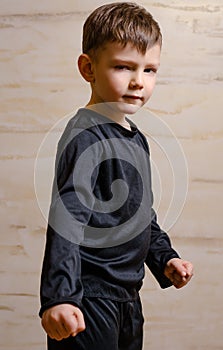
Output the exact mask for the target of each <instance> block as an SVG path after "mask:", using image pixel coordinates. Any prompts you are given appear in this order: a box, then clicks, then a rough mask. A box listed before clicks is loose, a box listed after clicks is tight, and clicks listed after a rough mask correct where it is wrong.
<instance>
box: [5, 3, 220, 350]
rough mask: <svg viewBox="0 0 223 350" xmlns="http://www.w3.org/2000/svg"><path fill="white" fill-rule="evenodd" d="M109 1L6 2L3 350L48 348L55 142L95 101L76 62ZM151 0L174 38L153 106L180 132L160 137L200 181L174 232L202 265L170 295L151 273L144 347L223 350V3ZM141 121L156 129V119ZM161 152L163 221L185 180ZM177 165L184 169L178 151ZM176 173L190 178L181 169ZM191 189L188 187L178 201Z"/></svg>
mask: <svg viewBox="0 0 223 350" xmlns="http://www.w3.org/2000/svg"><path fill="white" fill-rule="evenodd" d="M106 2H107V1H106ZM103 3H104V2H102V1H101V0H91V1H90V0H84V2H83V1H79V0H64V1H59V0H55V1H51V2H50V1H46V0H41V1H39V2H37V1H33V0H20V1H16V0H1V14H0V36H1V41H0V70H1V74H0V84H1V94H0V114H1V124H0V145H1V146H0V163H1V173H0V180H1V189H0V210H1V240H0V261H1V270H0V273H1V284H0V311H1V318H0V323H1V331H0V332H1V336H0V348H1V349H4V350H6V349H13V350H26V349H27V350H28V349H29V350H40V349H44V348H45V346H44V344H45V335H44V333H43V331H42V329H41V327H40V321H39V319H38V316H37V314H38V309H39V296H38V290H39V275H40V268H41V263H42V255H43V247H44V240H45V227H46V222H45V220H44V217H43V215H42V213H41V211H40V209H42V210H43V211H44V210H45V209H43V207H44V200H45V199H47V198H48V197H49V194H50V188H49V185H50V183H49V181H50V179H51V177H50V176H49V174H51V173H50V172H49V171H48V168H49V164H51V163H52V160H53V155H54V153H53V147H52V146H53V145H54V141H55V139H56V138H57V137H58V135H59V134H60V131H61V130H62V126H61V125H63V123H62V124H60V125H59V127H56V128H55V127H54V126H55V124H56V123H57V122H58V121H60V120H61V119H62V118H64V117H65V116H67V115H72V112H73V111H75V110H76V109H77V108H78V107H79V106H83V105H84V103H85V102H86V101H87V99H88V97H89V88H88V86H87V84H85V83H84V82H83V80H82V79H81V77H80V76H79V73H78V71H77V68H76V60H77V57H78V54H79V53H80V48H81V29H82V24H83V21H84V19H85V18H86V16H87V15H88V13H89V12H90V11H91V10H92V9H93V8H95V7H97V6H98V5H101V4H103ZM139 3H140V4H142V5H144V6H145V7H146V8H148V9H149V10H150V11H151V13H152V14H153V15H154V16H155V18H156V19H157V20H158V21H159V22H160V24H161V27H162V31H163V36H164V44H163V53H162V64H161V69H160V72H159V77H158V82H157V87H156V90H155V92H154V95H153V97H152V99H151V101H150V103H149V104H148V107H146V109H145V110H146V113H148V114H149V112H148V108H150V110H151V111H152V113H153V115H155V116H157V118H159V119H158V120H160V125H161V124H162V125H167V126H168V127H166V126H165V128H166V129H165V130H166V131H165V132H164V134H163V135H159V130H157V132H154V135H152V136H154V137H155V138H156V139H158V140H159V137H160V138H163V139H164V140H165V142H166V144H167V143H168V140H169V138H170V135H172V134H173V135H175V137H176V138H177V139H178V140H179V142H180V144H181V146H182V150H181V151H182V153H183V154H185V157H186V160H187V166H186V168H187V169H188V176H186V177H185V171H184V173H183V174H182V182H185V181H186V182H187V181H188V185H189V187H188V193H187V199H186V203H185V205H184V207H183V210H182V213H181V214H180V215H178V220H177V222H176V224H175V225H172V227H171V229H170V235H171V237H172V239H173V243H174V246H175V247H176V248H177V249H178V250H179V251H180V253H181V255H182V256H183V257H185V258H186V259H190V260H192V261H193V262H194V264H195V276H194V278H193V280H192V282H191V284H190V285H189V286H187V287H186V288H185V289H183V290H178V291H177V290H175V289H174V288H171V289H169V290H166V291H162V290H160V289H159V287H158V285H157V283H156V282H155V281H154V279H153V277H151V275H150V274H149V273H147V276H146V279H145V283H144V288H143V291H142V299H143V307H144V313H145V341H144V349H145V350H149V349H152V350H160V349H168V350H169V349H170V350H177V349H181V350H195V349H202V350H203V349H207V350H214V349H216V350H217V349H222V348H223V335H222V329H223V316H222V315H223V304H222V289H223V280H222V267H223V263H222V255H223V239H222V226H223V215H222V207H223V199H222V198H223V173H222V170H223V166H222V150H223V118H222V110H223V73H222V56H223V40H222V39H223V20H222V18H223V2H222V0H203V1H201V0H195V1H192V0H188V1H180V0H160V1H150V0H145V1H140V2H139ZM63 120H64V119H63ZM65 120H67V119H65ZM148 120H149V119H148ZM140 123H141V124H140ZM139 124H140V126H141V127H142V129H146V130H147V131H149V130H150V125H149V123H148V121H147V119H146V118H145V119H142V120H139ZM52 127H54V129H53V132H52V133H51V134H52V135H53V139H52V142H51V139H49V138H48V139H47V140H48V141H49V142H48V143H47V142H45V143H44V144H42V148H41V150H40V153H39V156H38V150H39V147H40V145H41V143H42V141H43V139H44V137H45V136H46V135H47V133H48V131H49V130H50V129H51V128H52ZM168 128H170V130H171V131H169V129H168ZM171 133H172V134H171ZM160 140H161V139H160ZM160 142H161V141H160ZM152 143H153V142H152ZM156 145H157V143H156ZM152 148H153V147H152ZM178 151H179V149H178ZM182 153H181V156H182ZM152 155H154V164H155V165H156V167H157V168H158V172H159V173H160V174H161V180H160V181H161V187H162V191H163V192H162V193H161V203H160V206H159V210H158V214H159V217H160V220H161V221H162V220H163V219H162V218H164V216H165V212H166V208H167V204H168V203H167V202H168V200H169V199H168V198H170V197H171V192H170V191H169V186H170V185H169V184H170V182H171V181H172V182H171V183H172V184H174V181H175V180H174V174H171V172H170V171H169V170H168V174H167V176H165V169H162V164H163V163H162V159H163V158H162V157H163V156H164V151H162V150H161V152H160V150H159V141H158V147H154V153H152ZM155 155H157V158H156V157H155ZM172 157H173V158H172ZM164 158H165V157H164ZM36 159H37V163H35V162H36ZM171 161H172V162H174V163H175V164H178V160H177V159H174V156H172V155H171ZM35 164H37V165H36V167H35ZM159 167H160V170H159ZM46 169H47V170H46ZM44 170H45V173H44ZM176 172H177V174H175V175H176V177H177V176H178V177H179V176H180V175H179V174H180V171H179V172H178V171H177V170H176ZM35 176H36V184H34V178H35ZM157 188H159V191H160V187H159V186H158V187H157ZM168 191H169V192H168ZM166 192H167V193H168V194H167V195H165V193H166ZM183 192H184V193H181V190H180V189H179V193H175V199H176V198H177V196H178V195H179V197H182V196H184V195H185V190H183ZM36 195H37V197H38V199H39V203H38V202H37V198H36ZM155 196H156V193H155ZM162 196H163V199H162ZM165 196H167V197H165ZM168 196H169V197H168ZM165 198H166V199H165ZM175 199H174V200H175ZM178 200H179V201H180V198H178V199H176V204H177V203H178V202H177V201H178ZM44 208H45V207H44ZM178 209H179V208H176V210H178ZM164 226H165V225H164Z"/></svg>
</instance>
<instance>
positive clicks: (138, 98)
mask: <svg viewBox="0 0 223 350" xmlns="http://www.w3.org/2000/svg"><path fill="white" fill-rule="evenodd" d="M123 97H124V98H125V99H130V100H140V101H142V100H143V98H142V97H141V96H137V95H124V96H123Z"/></svg>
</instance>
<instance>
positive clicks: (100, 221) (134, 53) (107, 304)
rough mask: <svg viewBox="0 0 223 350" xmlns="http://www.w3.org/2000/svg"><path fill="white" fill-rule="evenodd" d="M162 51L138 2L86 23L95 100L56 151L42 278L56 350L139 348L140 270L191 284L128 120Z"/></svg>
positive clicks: (85, 60)
mask: <svg viewBox="0 0 223 350" xmlns="http://www.w3.org/2000/svg"><path fill="white" fill-rule="evenodd" d="M161 43H162V37H161V33H160V29H159V26H158V24H157V22H156V21H155V20H154V19H153V18H152V16H151V15H150V14H149V13H148V12H147V11H146V10H145V9H144V8H142V7H140V6H138V5H136V4H134V3H128V2H123V3H119V2H118V3H112V4H108V5H103V6H101V7H99V8H98V9H96V10H95V11H94V12H93V13H92V14H91V15H90V16H89V17H88V19H87V20H86V22H85V24H84V30H83V53H82V54H81V55H80V57H79V60H78V66H79V70H80V73H81V75H82V76H83V78H84V79H85V80H86V81H87V82H89V83H90V86H91V97H90V100H89V102H88V104H87V106H86V107H85V108H81V109H80V110H79V111H78V112H77V114H76V116H75V117H73V118H72V119H71V120H70V122H69V123H68V125H67V127H66V129H65V131H64V134H63V136H62V138H61V140H60V142H59V145H58V152H57V159H56V168H55V172H56V174H55V180H54V186H53V194H52V202H51V208H50V214H49V224H48V229H47V243H46V250H45V257H44V262H43V270H42V277H41V305H42V306H41V310H40V316H41V317H42V325H43V327H44V329H45V331H46V333H47V334H48V349H50V350H84V349H85V350H96V349H97V350H105V349H106V350H118V349H119V350H124V349H126V350H140V349H142V333H143V331H142V328H143V315H142V309H141V303H140V298H139V290H140V288H141V285H142V280H143V277H144V264H146V265H147V266H148V267H149V268H150V270H151V272H152V273H153V274H154V276H155V277H156V279H157V280H158V282H159V284H160V286H161V287H162V288H167V287H169V286H171V285H174V286H175V287H176V288H181V287H183V286H184V285H186V284H187V283H188V281H189V280H190V278H191V277H192V274H193V267H192V264H191V263H190V262H187V261H184V260H182V259H181V258H180V257H179V256H178V254H177V253H176V251H175V250H173V248H172V247H171V243H170V240H169V237H168V235H167V234H166V233H165V232H163V231H162V230H161V229H160V227H159V225H158V224H157V221H156V215H155V213H154V211H153V209H152V193H151V182H150V162H149V148H148V144H147V142H146V139H145V137H144V136H143V135H142V133H141V132H140V131H139V130H138V129H137V127H136V126H135V125H134V124H133V123H132V122H131V121H130V120H128V119H127V118H126V115H127V114H130V115H131V114H134V113H136V112H137V110H138V109H139V108H141V107H142V106H143V105H144V104H145V103H146V102H147V101H148V100H149V98H150V96H151V94H152V92H153V89H154V86H155V81H156V73H157V70H158V67H159V62H160V50H161ZM88 168H89V169H91V170H92V171H90V174H89V173H88V172H89V171H88ZM126 184H127V185H126ZM112 186H113V187H112ZM126 186H127V187H128V188H127V187H126Z"/></svg>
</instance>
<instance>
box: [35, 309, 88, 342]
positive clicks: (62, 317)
mask: <svg viewBox="0 0 223 350" xmlns="http://www.w3.org/2000/svg"><path fill="white" fill-rule="evenodd" d="M42 326H43V328H44V329H45V331H46V333H47V334H48V335H49V337H50V338H52V339H56V340H62V339H65V338H68V337H70V336H72V337H75V336H76V335H77V334H78V333H79V332H82V331H84V330H85V322H84V316H83V314H82V312H81V310H80V309H79V308H77V307H76V306H74V305H71V304H59V305H56V306H53V307H51V308H50V309H48V310H46V311H44V313H43V316H42Z"/></svg>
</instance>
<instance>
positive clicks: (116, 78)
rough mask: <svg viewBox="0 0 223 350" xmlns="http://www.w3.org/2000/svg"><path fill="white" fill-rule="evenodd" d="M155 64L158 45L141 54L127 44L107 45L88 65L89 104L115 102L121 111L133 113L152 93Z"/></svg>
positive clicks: (158, 51)
mask: <svg viewBox="0 0 223 350" xmlns="http://www.w3.org/2000/svg"><path fill="white" fill-rule="evenodd" d="M159 63H160V46H159V45H158V44H156V45H154V46H153V47H151V48H150V49H148V50H147V51H146V53H145V54H142V53H140V52H139V51H137V49H136V48H134V47H133V46H132V45H130V44H127V45H126V47H124V48H123V47H122V46H121V45H120V44H118V43H109V44H107V45H106V47H105V48H104V49H103V50H101V52H100V53H99V55H98V57H97V60H95V61H94V62H93V64H92V70H93V74H94V80H93V82H92V83H91V86H92V97H91V101H90V104H97V103H103V102H115V103H116V104H117V107H118V110H119V111H120V112H121V113H123V114H134V113H136V112H137V110H138V109H139V108H141V107H142V106H143V105H144V104H145V103H146V102H147V101H148V100H149V98H150V96H151V95H152V92H153V89H154V86H155V82H156V73H157V70H158V67H159Z"/></svg>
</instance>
